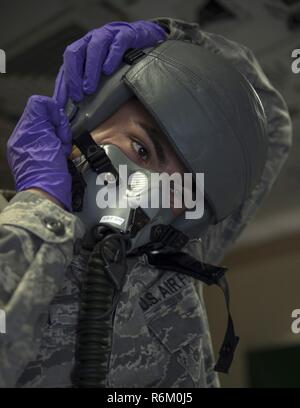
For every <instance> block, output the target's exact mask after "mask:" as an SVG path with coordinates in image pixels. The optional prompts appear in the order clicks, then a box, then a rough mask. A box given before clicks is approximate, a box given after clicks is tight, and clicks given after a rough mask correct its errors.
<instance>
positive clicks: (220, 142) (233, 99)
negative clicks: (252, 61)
mask: <svg viewBox="0 0 300 408" xmlns="http://www.w3.org/2000/svg"><path fill="white" fill-rule="evenodd" d="M125 61H126V62H125ZM125 61H124V62H123V63H122V64H121V65H120V67H119V69H118V70H117V71H116V72H115V73H114V74H112V75H110V76H105V75H102V77H101V80H100V84H99V86H98V88H97V90H96V92H95V93H94V94H92V95H89V96H86V97H85V98H84V100H83V101H82V102H81V103H79V104H77V105H73V104H71V103H70V104H68V105H67V113H68V115H69V118H70V122H71V130H72V134H73V139H74V141H76V137H78V136H79V135H80V134H82V132H85V131H88V132H91V131H93V130H94V129H95V128H96V127H97V126H99V124H101V123H102V122H103V121H105V120H106V119H108V118H109V117H110V116H111V115H112V114H113V113H115V112H116V111H117V110H118V109H119V108H120V107H121V106H122V104H124V103H125V102H126V101H127V100H129V99H130V98H131V97H132V96H134V95H135V96H136V97H137V99H138V100H139V101H140V102H141V103H142V105H143V106H144V107H145V109H146V110H147V111H148V112H149V113H150V114H151V115H152V117H153V118H154V119H155V121H156V123H157V124H158V125H159V126H160V128H161V130H162V131H163V133H164V134H165V136H166V138H167V140H168V141H169V144H170V145H171V146H172V147H173V148H174V151H175V153H176V154H177V156H178V158H179V159H180V160H181V161H182V163H183V164H184V165H185V167H186V168H187V169H188V171H190V172H191V173H193V174H196V173H204V177H205V184H204V194H205V202H206V205H205V211H204V216H203V217H202V218H201V219H200V220H187V219H185V217H184V214H182V215H181V216H179V217H177V219H176V220H175V221H174V222H173V223H172V225H173V226H175V227H176V228H178V229H179V230H181V231H183V232H185V233H186V234H187V235H188V236H189V237H190V238H195V237H199V232H200V231H201V230H202V227H203V226H205V227H207V225H208V224H209V223H218V222H220V221H222V220H224V219H225V218H227V217H228V216H229V215H230V214H231V213H232V212H233V211H234V210H236V209H237V208H238V207H239V206H240V205H241V204H242V203H243V202H244V201H245V200H246V199H247V197H248V196H249V195H250V193H251V191H252V190H253V188H254V187H255V185H256V184H257V183H258V182H259V180H260V177H261V175H262V172H263V169H264V166H265V162H266V157H267V130H266V128H267V121H266V117H265V113H264V108H263V106H262V103H261V101H260V98H259V96H258V95H257V93H256V91H255V90H254V88H253V86H252V85H251V84H250V82H249V81H248V80H247V79H246V78H245V76H244V75H242V74H241V73H240V72H239V71H238V70H237V69H236V68H235V67H234V66H233V65H232V64H231V63H230V62H229V61H227V60H226V59H224V58H223V57H221V56H219V55H217V54H215V53H213V52H211V51H209V50H206V49H205V48H203V47H202V46H200V45H197V44H193V43H191V42H189V41H184V40H167V41H164V42H163V43H160V44H158V45H156V46H154V47H150V48H145V49H142V50H133V58H132V60H130V58H128V59H127V60H126V59H125Z"/></svg>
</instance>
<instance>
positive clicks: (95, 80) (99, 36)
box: [83, 29, 113, 94]
mask: <svg viewBox="0 0 300 408" xmlns="http://www.w3.org/2000/svg"><path fill="white" fill-rule="evenodd" d="M112 40H113V36H112V35H111V34H110V33H109V32H108V31H107V30H102V29H100V30H98V31H97V32H95V33H94V35H93V38H92V39H91V41H90V42H89V44H88V47H87V52H86V65H85V74H84V80H83V91H84V92H85V93H87V94H91V93H93V92H95V90H96V88H97V86H98V84H99V81H100V76H101V71H102V67H103V63H104V61H105V59H106V57H107V54H108V52H109V47H110V45H111V42H112Z"/></svg>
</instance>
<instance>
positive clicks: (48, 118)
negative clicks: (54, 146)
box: [31, 96, 72, 145]
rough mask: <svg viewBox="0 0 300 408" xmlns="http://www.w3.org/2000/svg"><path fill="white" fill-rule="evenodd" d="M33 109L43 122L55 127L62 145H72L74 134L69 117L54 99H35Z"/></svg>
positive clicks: (55, 132)
mask: <svg viewBox="0 0 300 408" xmlns="http://www.w3.org/2000/svg"><path fill="white" fill-rule="evenodd" d="M31 109H33V110H34V111H35V113H36V114H38V115H39V117H40V119H41V120H42V121H43V122H48V123H50V124H51V125H52V126H53V130H54V134H55V135H56V136H57V137H58V138H59V139H60V141H61V142H62V144H64V145H67V144H71V141H72V134H71V129H70V125H69V120H68V117H67V115H66V114H65V112H64V110H63V108H60V107H59V105H58V104H57V102H56V101H55V100H54V99H53V98H49V97H43V96H41V97H36V98H33V100H32V102H31Z"/></svg>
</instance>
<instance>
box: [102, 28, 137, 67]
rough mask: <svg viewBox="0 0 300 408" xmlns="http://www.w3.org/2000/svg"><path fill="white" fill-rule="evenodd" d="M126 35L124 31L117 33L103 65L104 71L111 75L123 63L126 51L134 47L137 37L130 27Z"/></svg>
mask: <svg viewBox="0 0 300 408" xmlns="http://www.w3.org/2000/svg"><path fill="white" fill-rule="evenodd" d="M126 34H127V35H126V36H125V35H124V31H122V32H118V34H116V36H115V38H114V40H113V42H112V44H111V46H110V49H109V53H108V56H107V58H106V60H105V63H104V65H103V69H102V71H103V73H104V74H106V75H111V74H112V73H113V72H114V71H115V70H116V69H117V68H118V67H119V66H120V64H121V62H122V59H123V56H124V54H125V51H126V50H127V49H128V48H131V47H132V43H133V42H134V39H135V34H134V31H133V30H131V29H129V30H128V31H127V33H126Z"/></svg>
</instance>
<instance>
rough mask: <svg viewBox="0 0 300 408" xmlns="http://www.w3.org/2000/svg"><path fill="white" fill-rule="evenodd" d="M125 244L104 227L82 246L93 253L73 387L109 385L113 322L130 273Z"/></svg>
mask: <svg viewBox="0 0 300 408" xmlns="http://www.w3.org/2000/svg"><path fill="white" fill-rule="evenodd" d="M126 244H127V240H126V236H124V235H121V234H120V233H116V232H115V231H114V230H112V229H108V228H107V227H105V226H101V225H97V226H96V227H94V228H93V230H92V240H86V241H85V242H84V243H83V247H84V245H85V248H86V249H89V250H91V249H92V252H91V255H90V257H89V260H88V270H87V275H86V278H85V281H84V284H83V288H82V291H81V300H80V309H79V320H78V332H77V344H76V351H75V367H74V371H73V374H72V382H73V386H74V387H78V388H105V387H106V386H107V376H108V370H109V359H110V354H111V347H112V331H113V319H114V314H115V309H116V305H117V303H118V299H119V295H120V291H121V289H122V286H123V279H124V276H125V273H126V270H127V266H126Z"/></svg>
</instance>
